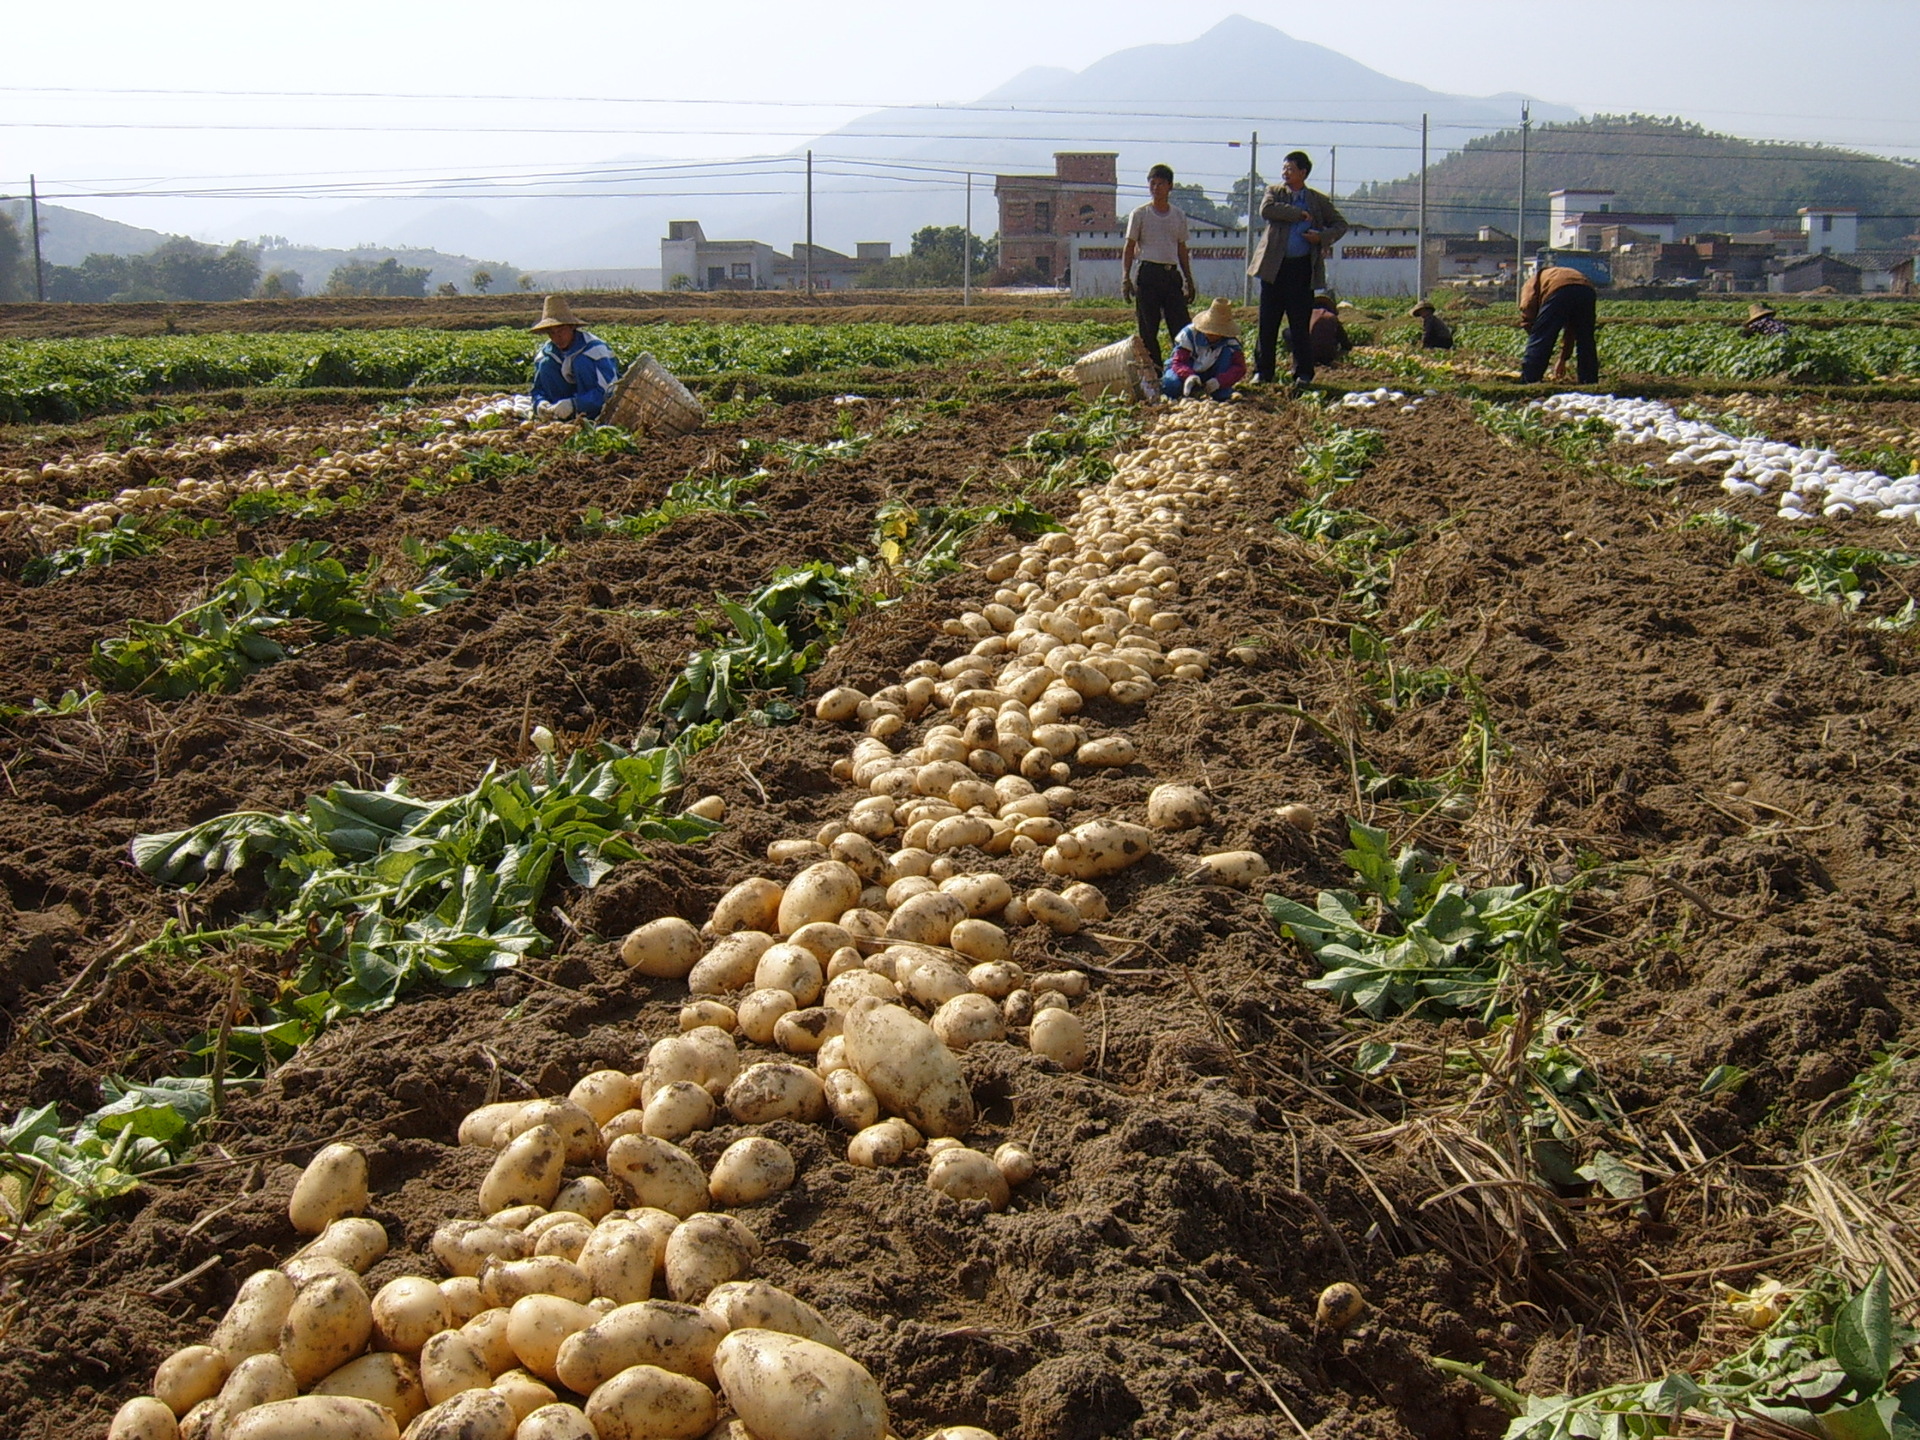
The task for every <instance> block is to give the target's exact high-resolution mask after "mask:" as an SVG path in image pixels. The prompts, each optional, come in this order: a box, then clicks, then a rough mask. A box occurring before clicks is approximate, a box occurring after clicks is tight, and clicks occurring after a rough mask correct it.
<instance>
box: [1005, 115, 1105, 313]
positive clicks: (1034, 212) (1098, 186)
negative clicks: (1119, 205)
mask: <svg viewBox="0 0 1920 1440" xmlns="http://www.w3.org/2000/svg"><path fill="white" fill-rule="evenodd" d="M1119 158H1120V156H1119V152H1117V151H1113V150H1072V151H1066V150H1063V151H1059V152H1057V153H1056V154H1055V155H1054V157H1053V174H1051V175H996V176H994V177H993V194H994V199H995V200H997V201H998V202H999V207H1000V267H1001V269H1003V270H1010V271H1015V272H1019V273H1023V274H1032V275H1034V276H1036V277H1038V278H1039V279H1041V280H1043V281H1045V282H1046V283H1048V284H1064V283H1066V281H1067V278H1068V270H1069V267H1070V265H1071V263H1072V259H1073V244H1074V237H1075V236H1076V235H1078V234H1079V233H1081V232H1083V231H1093V232H1100V233H1106V232H1111V231H1115V230H1119V229H1120V219H1119V216H1118V215H1117V214H1116V213H1115V211H1114V205H1115V203H1116V202H1117V199H1118V193H1119V188H1120V185H1119V177H1118V175H1117V174H1116V172H1115V168H1114V167H1115V164H1116V163H1117V162H1118V160H1119ZM1116 258H1118V257H1116ZM1114 290H1115V293H1116V294H1117V293H1118V291H1119V286H1118V285H1115V287H1114Z"/></svg>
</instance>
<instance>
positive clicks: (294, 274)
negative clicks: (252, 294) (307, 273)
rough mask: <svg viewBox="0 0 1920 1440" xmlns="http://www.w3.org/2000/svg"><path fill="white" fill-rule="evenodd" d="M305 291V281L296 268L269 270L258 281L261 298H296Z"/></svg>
mask: <svg viewBox="0 0 1920 1440" xmlns="http://www.w3.org/2000/svg"><path fill="white" fill-rule="evenodd" d="M306 293H307V282H306V281H305V280H303V279H302V278H301V276H300V272H299V271H298V270H287V269H284V268H278V269H273V270H269V271H268V272H267V273H266V277H265V278H264V279H263V280H261V282H260V298H261V299H262V300H298V299H299V298H300V297H301V296H302V295H304V294H306Z"/></svg>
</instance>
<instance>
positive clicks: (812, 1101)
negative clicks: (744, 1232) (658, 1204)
mask: <svg viewBox="0 0 1920 1440" xmlns="http://www.w3.org/2000/svg"><path fill="white" fill-rule="evenodd" d="M727 1112H728V1113H729V1114H730V1115H732V1116H733V1118H734V1119H735V1120H737V1121H739V1122H740V1123H741V1124H742V1125H761V1124H765V1123H766V1122H767V1121H769V1120H809V1121H813V1120H824V1119H826V1118H827V1096H826V1091H825V1089H824V1088H823V1087H822V1085H821V1081H820V1077H819V1076H818V1075H816V1074H814V1073H813V1072H812V1071H811V1070H809V1069H807V1068H806V1067H805V1066H802V1065H792V1064H788V1063H786V1062H784V1061H779V1062H774V1063H764V1062H763V1063H761V1064H758V1065H749V1066H748V1067H747V1068H746V1069H744V1070H742V1071H741V1072H740V1075H739V1078H738V1079H736V1080H735V1081H734V1082H733V1084H731V1085H729V1086H728V1087H727ZM662 1208H664V1209H671V1208H672V1207H671V1206H664V1207H662ZM696 1208H698V1209H705V1208H706V1207H705V1206H698V1207H696ZM687 1213H689V1214H691V1213H692V1212H691V1211H689V1212H687Z"/></svg>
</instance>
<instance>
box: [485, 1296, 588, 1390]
mask: <svg viewBox="0 0 1920 1440" xmlns="http://www.w3.org/2000/svg"><path fill="white" fill-rule="evenodd" d="M598 1318H599V1317H598V1316H596V1315H595V1314H594V1313H593V1311H591V1310H589V1309H588V1308H587V1307H586V1306H585V1305H583V1304H580V1303H578V1302H576V1301H573V1300H567V1299H563V1298H562V1297H561V1296H558V1295H523V1296H521V1297H520V1298H519V1299H518V1300H516V1301H514V1302H513V1308H511V1309H510V1310H508V1311H507V1328H506V1340H507V1345H508V1346H509V1348H511V1350H512V1351H513V1356H514V1358H515V1359H516V1360H518V1361H519V1362H520V1363H521V1364H522V1365H524V1366H526V1367H527V1369H529V1370H531V1371H532V1372H533V1373H534V1374H535V1375H538V1376H539V1377H540V1378H541V1379H542V1380H546V1381H550V1382H553V1381H558V1380H559V1379H560V1372H559V1370H558V1369H557V1368H556V1367H555V1361H556V1359H557V1357H558V1356H559V1354H560V1347H561V1345H562V1344H564V1343H565V1341H566V1340H567V1338H568V1337H569V1336H571V1335H578V1334H579V1333H580V1332H581V1331H582V1330H585V1329H587V1328H588V1327H589V1326H591V1325H593V1324H594V1323H595V1321H596V1320H598Z"/></svg>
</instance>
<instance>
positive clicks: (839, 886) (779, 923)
mask: <svg viewBox="0 0 1920 1440" xmlns="http://www.w3.org/2000/svg"><path fill="white" fill-rule="evenodd" d="M868 848H869V849H871V848H872V846H871V845H869V846H868ZM859 900H860V876H859V874H858V873H857V872H856V871H855V870H854V868H853V867H852V866H851V865H849V864H847V863H846V862H845V861H843V860H822V861H820V862H819V863H817V864H814V865H809V866H808V867H807V868H806V869H804V870H802V871H801V872H800V873H799V874H798V875H796V876H794V877H793V879H792V880H791V881H789V882H788V884H787V888H786V890H785V891H784V892H783V893H782V894H781V897H780V908H779V909H778V910H777V911H776V912H775V917H774V928H775V930H776V931H777V933H779V934H781V935H791V934H793V932H794V931H796V930H798V929H799V928H800V927H801V926H803V925H813V924H818V923H822V922H831V921H834V920H837V919H838V918H839V917H840V915H841V913H842V912H843V911H846V910H851V909H852V908H853V907H854V906H855V905H856V904H858V903H859Z"/></svg>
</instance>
